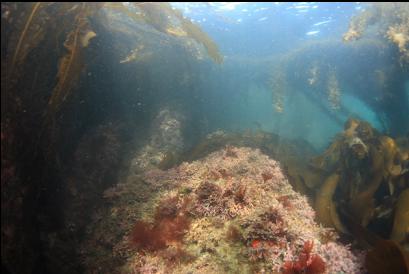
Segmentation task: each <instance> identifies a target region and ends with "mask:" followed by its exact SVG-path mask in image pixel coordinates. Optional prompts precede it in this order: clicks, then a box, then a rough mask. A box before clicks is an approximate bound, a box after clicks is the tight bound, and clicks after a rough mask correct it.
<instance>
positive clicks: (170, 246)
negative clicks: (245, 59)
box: [128, 146, 363, 273]
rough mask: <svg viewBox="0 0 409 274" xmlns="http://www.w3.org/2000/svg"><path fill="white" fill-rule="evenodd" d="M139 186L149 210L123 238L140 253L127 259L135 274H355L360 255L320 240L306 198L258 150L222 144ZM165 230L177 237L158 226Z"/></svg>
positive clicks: (333, 239)
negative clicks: (146, 187) (152, 193)
mask: <svg viewBox="0 0 409 274" xmlns="http://www.w3.org/2000/svg"><path fill="white" fill-rule="evenodd" d="M142 181H143V182H144V183H145V184H150V185H152V186H155V188H156V187H157V189H158V194H157V195H156V197H157V199H156V200H155V201H156V202H155V203H154V204H152V205H151V206H152V207H153V210H151V212H152V213H146V215H147V216H148V217H147V219H144V218H141V219H140V220H138V221H137V222H136V224H134V227H133V231H132V234H131V235H130V236H131V237H130V238H129V237H128V239H130V240H131V241H132V243H133V246H134V247H136V251H138V250H141V249H142V250H144V251H146V252H137V253H136V254H135V255H134V257H133V258H130V259H129V265H130V266H129V267H130V268H131V269H132V271H134V272H135V273H145V271H146V270H147V269H155V271H157V273H189V272H192V273H226V272H229V273H239V272H240V273H271V272H273V273H282V272H284V273H361V272H363V268H362V261H363V260H362V256H356V255H354V253H352V251H351V250H350V248H349V247H348V246H345V245H343V244H341V243H339V242H337V237H336V236H334V237H331V238H329V237H327V238H328V239H330V240H328V239H324V237H323V236H322V235H327V234H328V233H329V232H328V229H326V228H323V227H321V226H320V225H318V224H317V223H316V222H315V212H314V210H313V209H312V208H311V206H310V205H309V204H308V201H307V198H306V197H305V196H303V195H301V194H299V193H297V192H295V191H294V190H293V188H292V186H291V185H290V183H289V182H288V180H287V179H286V177H285V176H284V174H283V172H282V170H281V167H280V164H279V163H278V162H277V161H274V160H272V159H270V158H268V157H267V156H266V155H263V154H262V153H261V152H260V151H259V150H255V149H251V148H237V147H231V146H228V147H226V148H225V149H222V150H220V151H217V152H214V153H211V154H209V155H208V156H207V157H205V158H203V159H202V160H198V161H194V162H191V163H183V164H181V165H180V166H179V167H175V168H172V169H169V170H167V171H159V170H151V171H149V172H147V173H146V174H145V176H144V177H143V178H142ZM155 209H156V211H155ZM149 214H151V215H150V216H151V217H149ZM152 219H153V220H154V222H153V223H152V221H149V220H152ZM179 219H182V222H179ZM173 226H175V227H176V226H177V227H178V231H177V232H178V233H176V234H175V233H173V232H171V231H168V230H167V229H166V228H167V227H173ZM179 228H180V229H179ZM334 233H335V232H334ZM147 238H151V239H154V238H155V239H156V238H157V239H156V240H153V241H149V242H146V241H145V240H146V239H147ZM158 239H159V240H158ZM321 241H322V242H321ZM176 251H178V252H176ZM178 254H187V255H188V256H187V255H184V257H186V258H189V259H188V260H187V259H186V260H185V259H183V260H179V259H178V258H176V257H177V256H178ZM175 256H176V257H175ZM238 258H240V259H238ZM174 262H177V263H174ZM169 265H171V267H170V266H169ZM146 273H148V271H146Z"/></svg>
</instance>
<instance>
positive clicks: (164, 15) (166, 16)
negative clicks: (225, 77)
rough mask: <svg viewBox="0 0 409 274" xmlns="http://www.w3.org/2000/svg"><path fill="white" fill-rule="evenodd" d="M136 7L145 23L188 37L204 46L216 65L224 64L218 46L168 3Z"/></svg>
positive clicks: (147, 3)
mask: <svg viewBox="0 0 409 274" xmlns="http://www.w3.org/2000/svg"><path fill="white" fill-rule="evenodd" d="M134 6H135V7H136V8H138V9H139V10H140V11H141V12H142V13H143V18H144V21H145V22H146V23H147V24H148V25H150V26H152V27H154V28H155V29H156V30H158V31H160V32H163V33H166V34H169V35H172V36H176V37H188V38H191V39H193V40H195V41H196V42H197V43H199V44H201V45H203V46H204V47H205V49H206V51H207V53H208V54H209V56H210V58H212V59H213V61H215V62H216V63H218V64H220V63H222V62H223V56H222V55H221V54H220V51H219V48H218V46H217V44H216V43H215V42H214V41H213V40H212V39H211V38H210V36H209V35H207V34H206V33H205V32H204V31H203V30H202V29H201V28H200V27H199V26H197V25H195V24H194V23H192V22H191V21H190V20H189V19H186V18H184V17H183V15H182V13H181V12H180V11H178V10H176V9H173V8H172V7H171V5H170V4H168V3H152V2H145V3H135V4H134Z"/></svg>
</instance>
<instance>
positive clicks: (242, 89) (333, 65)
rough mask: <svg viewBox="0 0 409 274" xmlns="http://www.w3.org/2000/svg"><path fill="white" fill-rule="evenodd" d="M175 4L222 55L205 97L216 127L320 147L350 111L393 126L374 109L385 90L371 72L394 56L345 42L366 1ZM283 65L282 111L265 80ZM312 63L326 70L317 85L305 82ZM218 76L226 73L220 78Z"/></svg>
mask: <svg viewBox="0 0 409 274" xmlns="http://www.w3.org/2000/svg"><path fill="white" fill-rule="evenodd" d="M172 5H173V6H174V7H175V8H178V9H180V10H182V11H183V14H184V15H185V16H186V17H188V18H190V19H191V20H192V21H193V22H195V23H197V24H199V25H200V26H201V27H202V28H203V29H204V30H205V31H206V32H207V33H208V34H209V35H210V36H211V37H212V38H213V39H214V40H215V41H216V42H217V44H218V45H219V47H220V50H221V52H222V54H223V55H224V58H225V61H224V64H223V65H222V66H220V67H218V68H216V69H215V71H214V74H213V75H211V76H210V77H209V79H211V81H212V82H216V83H218V84H214V83H213V84H212V88H209V90H208V91H207V93H208V96H207V98H206V99H205V100H207V102H206V105H207V108H208V110H207V112H208V113H209V114H208V117H209V121H210V123H211V124H212V125H213V128H212V129H218V128H222V129H229V130H245V129H249V128H250V129H254V130H257V129H260V128H261V129H262V130H266V131H270V132H274V133H278V134H280V135H281V136H284V137H287V138H292V139H297V138H301V139H304V140H306V141H308V142H309V143H311V144H312V145H313V146H314V147H315V148H316V149H318V150H322V149H324V148H325V147H326V146H327V145H328V143H329V142H330V140H332V137H333V136H334V135H335V134H337V133H339V132H340V131H341V130H342V128H343V122H344V121H346V120H347V119H348V117H351V116H352V117H356V118H360V119H363V120H366V121H368V122H370V123H371V124H372V125H373V126H374V127H375V128H377V129H378V130H380V131H385V132H387V131H388V128H387V127H386V126H385V123H383V122H382V117H381V115H379V113H377V110H375V109H373V108H372V106H374V105H376V102H375V101H376V100H378V99H376V98H375V97H377V96H378V97H381V96H382V92H383V91H382V88H381V87H380V84H379V82H377V81H376V80H369V79H372V78H373V79H376V77H372V76H373V73H374V71H375V72H376V70H379V71H381V70H382V68H383V67H384V66H385V63H387V62H389V59H388V58H390V57H389V56H388V55H387V54H383V55H382V54H381V53H379V52H380V51H379V48H378V45H376V43H368V44H369V45H366V44H362V45H363V46H362V48H365V49H364V50H362V51H361V52H358V51H359V50H360V49H359V48H354V47H353V46H351V45H349V44H345V43H343V42H342V35H343V33H345V32H346V31H347V29H348V24H349V21H350V19H351V17H352V16H354V15H355V14H357V13H359V12H362V11H363V10H364V9H365V5H366V4H364V3H359V2H356V3H317V2H308V3H306V2H301V3H173V4H172ZM358 45H360V44H359V43H358ZM297 51H298V52H297ZM301 51H303V52H301ZM300 52H301V53H300ZM283 64H285V65H287V64H288V67H287V68H286V70H285V71H284V74H285V77H286V80H287V82H290V84H291V87H289V88H287V89H286V91H285V94H284V96H283V99H282V104H283V108H284V111H282V112H281V113H277V112H276V111H275V110H274V94H273V93H272V88H271V86H270V85H269V84H268V81H269V80H268V79H269V78H271V76H272V75H273V74H274V73H275V72H274V68H275V69H277V67H278V68H280V67H282V66H283ZM314 64H318V65H319V66H320V70H321V71H320V77H321V78H322V79H320V81H321V85H320V86H319V87H313V86H310V85H308V83H307V81H306V79H307V78H308V75H307V73H308V71H309V70H311V69H312V66H313V65H314ZM331 70H334V71H335V73H336V75H337V80H338V82H337V84H338V88H339V91H340V94H339V102H340V109H339V110H332V109H331V108H330V107H329V104H328V100H327V98H326V97H328V95H327V94H326V92H327V91H326V88H327V86H326V82H325V81H326V80H324V78H325V79H328V77H329V76H328V75H329V74H328V73H329V71H331ZM219 75H223V78H222V79H219V81H217V79H218V77H219ZM357 75H359V77H360V78H358V77H356V76H357ZM369 92H370V93H369ZM371 100H372V101H371ZM220 102H223V104H222V105H221V103H220Z"/></svg>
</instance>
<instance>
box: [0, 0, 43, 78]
mask: <svg viewBox="0 0 409 274" xmlns="http://www.w3.org/2000/svg"><path fill="white" fill-rule="evenodd" d="M47 5H49V4H47V3H41V2H36V3H30V4H28V3H20V4H17V8H16V10H15V11H14V13H15V14H16V17H17V18H15V19H14V20H13V22H15V23H13V25H12V26H13V29H12V34H11V37H10V40H9V41H10V43H9V45H8V47H9V49H10V51H11V52H12V53H11V52H10V56H11V55H12V57H10V58H11V60H10V72H9V73H10V74H9V75H13V74H14V72H15V69H16V67H18V66H20V65H21V64H23V63H24V62H25V60H26V58H27V56H28V54H29V53H30V51H31V50H32V49H33V48H36V47H37V46H38V45H39V44H40V43H41V41H42V40H43V38H44V36H45V25H46V23H47V16H45V14H44V13H43V12H42V11H43V9H44V7H45V6H47Z"/></svg>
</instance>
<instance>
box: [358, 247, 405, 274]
mask: <svg viewBox="0 0 409 274" xmlns="http://www.w3.org/2000/svg"><path fill="white" fill-rule="evenodd" d="M365 266H366V269H367V270H368V272H369V273H370V274H387V273H388V274H389V273H395V274H408V273H409V270H408V269H409V263H408V254H405V251H403V250H402V248H401V247H400V246H399V244H398V243H396V242H395V241H392V240H381V241H378V242H377V244H376V245H375V248H374V249H372V250H371V251H368V254H367V255H366V260H365Z"/></svg>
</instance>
